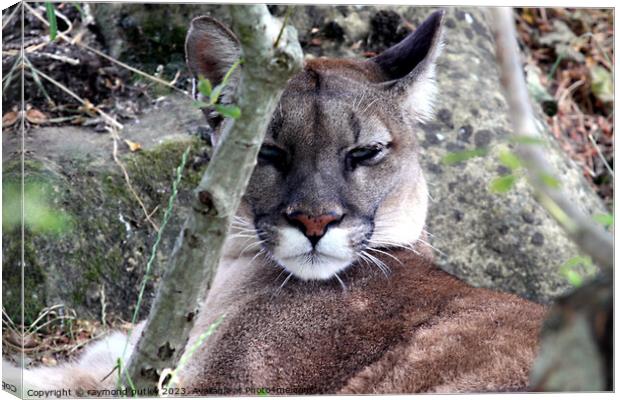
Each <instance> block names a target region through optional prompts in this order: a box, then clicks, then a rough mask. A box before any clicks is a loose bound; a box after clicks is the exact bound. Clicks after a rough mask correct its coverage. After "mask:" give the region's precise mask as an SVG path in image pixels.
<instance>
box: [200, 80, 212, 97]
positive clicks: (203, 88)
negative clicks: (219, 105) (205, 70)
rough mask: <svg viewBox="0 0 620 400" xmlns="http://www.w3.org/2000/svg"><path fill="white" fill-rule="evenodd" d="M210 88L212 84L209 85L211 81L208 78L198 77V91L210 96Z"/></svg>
mask: <svg viewBox="0 0 620 400" xmlns="http://www.w3.org/2000/svg"><path fill="white" fill-rule="evenodd" d="M211 90H212V86H211V81H210V80H208V79H207V78H204V77H202V76H201V77H200V78H198V91H199V92H200V93H201V94H202V95H203V96H206V97H210V96H211Z"/></svg>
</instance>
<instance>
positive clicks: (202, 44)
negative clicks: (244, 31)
mask: <svg viewBox="0 0 620 400" xmlns="http://www.w3.org/2000/svg"><path fill="white" fill-rule="evenodd" d="M240 56H241V50H240V47H239V41H238V40H237V38H236V37H235V34H234V33H232V32H231V31H230V29H228V28H226V27H225V26H224V25H222V24H221V23H220V22H219V21H217V20H215V19H213V18H211V17H207V16H202V17H198V18H194V19H193V20H192V23H191V25H190V28H189V31H188V32H187V38H186V39H185V57H186V59H187V66H188V67H189V69H190V71H191V72H192V74H193V75H194V77H196V78H198V77H199V76H203V77H205V78H207V79H209V80H210V81H211V83H212V84H213V86H215V85H217V84H219V83H220V82H221V81H222V79H223V78H224V75H226V72H228V70H229V69H230V67H231V66H232V65H233V64H234V63H235V61H237V59H239V57H240Z"/></svg>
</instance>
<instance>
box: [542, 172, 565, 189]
mask: <svg viewBox="0 0 620 400" xmlns="http://www.w3.org/2000/svg"><path fill="white" fill-rule="evenodd" d="M538 177H539V178H540V180H541V181H542V183H544V184H545V185H547V186H549V187H550V188H553V189H557V188H559V187H560V186H561V183H560V181H559V180H558V179H557V178H556V177H554V176H553V175H549V174H546V173H540V174H538Z"/></svg>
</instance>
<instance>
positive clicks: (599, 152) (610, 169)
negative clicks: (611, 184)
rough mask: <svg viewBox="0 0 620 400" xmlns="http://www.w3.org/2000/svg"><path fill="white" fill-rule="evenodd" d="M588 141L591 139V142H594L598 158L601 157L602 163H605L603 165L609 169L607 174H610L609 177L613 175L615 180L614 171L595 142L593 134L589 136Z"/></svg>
mask: <svg viewBox="0 0 620 400" xmlns="http://www.w3.org/2000/svg"><path fill="white" fill-rule="evenodd" d="M588 139H590V142H592V145H593V146H594V148H595V149H596V152H597V154H598V156H599V157H600V159H601V161H603V164H604V165H605V168H607V172H609V175H611V177H612V178H613V177H614V170H613V169H612V168H611V166H610V165H609V163H608V162H607V160H606V159H605V156H603V153H602V152H601V149H600V148H599V146H598V144H597V143H596V140H594V137H592V134H589V135H588Z"/></svg>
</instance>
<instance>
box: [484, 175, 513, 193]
mask: <svg viewBox="0 0 620 400" xmlns="http://www.w3.org/2000/svg"><path fill="white" fill-rule="evenodd" d="M515 183H517V177H516V176H515V175H512V174H510V175H504V176H500V177H498V178H495V179H493V180H492V181H491V184H490V185H489V189H491V191H492V192H495V193H506V192H508V191H509V190H510V189H512V187H513V186H514V185H515Z"/></svg>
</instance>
